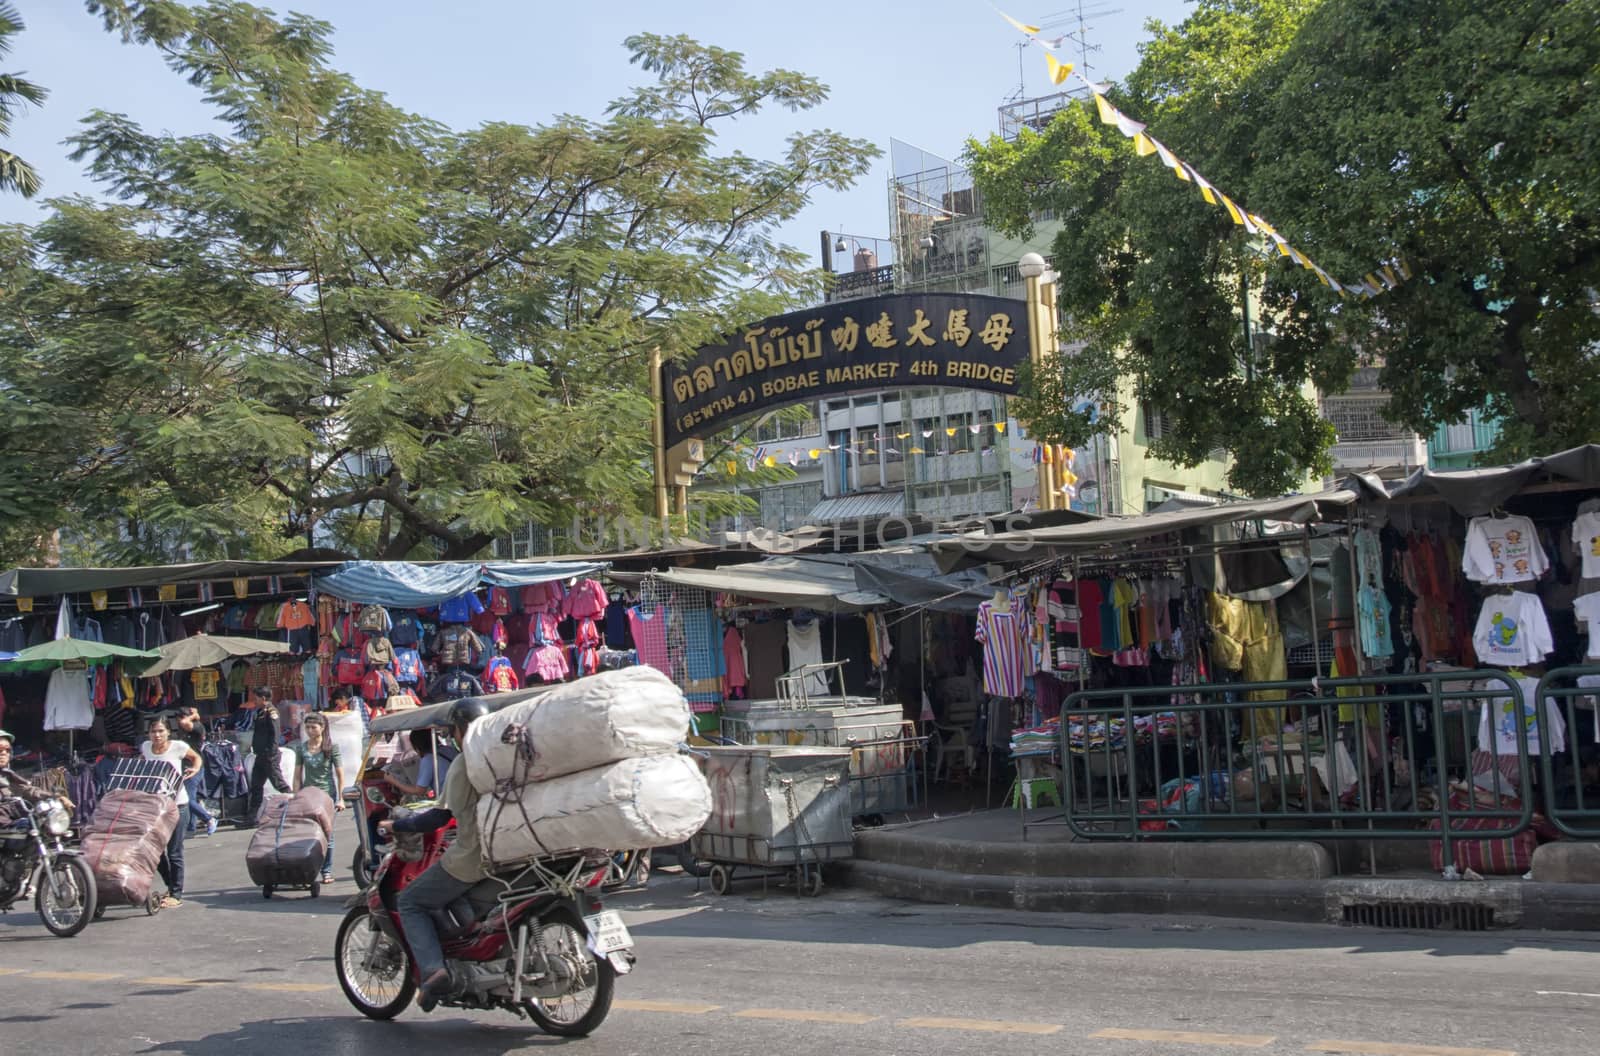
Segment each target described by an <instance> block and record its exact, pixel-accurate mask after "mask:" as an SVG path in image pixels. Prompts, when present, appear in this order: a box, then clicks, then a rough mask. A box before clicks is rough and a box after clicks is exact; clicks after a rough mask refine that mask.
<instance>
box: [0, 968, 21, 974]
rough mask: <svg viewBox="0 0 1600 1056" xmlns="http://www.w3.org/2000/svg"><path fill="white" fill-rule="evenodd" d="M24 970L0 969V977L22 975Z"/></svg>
mask: <svg viewBox="0 0 1600 1056" xmlns="http://www.w3.org/2000/svg"><path fill="white" fill-rule="evenodd" d="M26 971H27V969H26V968H0V975H22V974H23V973H24V972H26Z"/></svg>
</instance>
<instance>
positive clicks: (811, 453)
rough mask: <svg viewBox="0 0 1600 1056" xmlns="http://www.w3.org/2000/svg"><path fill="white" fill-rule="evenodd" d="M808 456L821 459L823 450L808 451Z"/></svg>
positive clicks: (814, 448) (813, 449)
mask: <svg viewBox="0 0 1600 1056" xmlns="http://www.w3.org/2000/svg"><path fill="white" fill-rule="evenodd" d="M806 454H807V455H809V456H810V457H812V458H821V457H822V450H821V449H820V448H816V447H813V448H812V449H811V450H810V451H807V452H806Z"/></svg>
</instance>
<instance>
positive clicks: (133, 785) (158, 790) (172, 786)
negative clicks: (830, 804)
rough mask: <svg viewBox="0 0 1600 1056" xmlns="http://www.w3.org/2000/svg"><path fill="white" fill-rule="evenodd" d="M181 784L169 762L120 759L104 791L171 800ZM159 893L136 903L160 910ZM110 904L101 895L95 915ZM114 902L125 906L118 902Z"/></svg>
mask: <svg viewBox="0 0 1600 1056" xmlns="http://www.w3.org/2000/svg"><path fill="white" fill-rule="evenodd" d="M182 783H183V775H182V774H181V773H180V772H179V771H178V769H177V768H176V767H174V766H173V765H172V764H171V763H169V762H167V761H165V760H163V759H144V758H133V759H121V760H118V762H117V764H116V765H115V766H114V767H112V768H111V773H110V774H108V775H106V791H107V792H111V791H115V790H117V789H123V790H126V791H129V792H149V793H152V794H154V795H157V796H165V797H166V798H167V799H170V800H173V801H174V802H176V801H177V799H178V786H179V785H180V784H182ZM161 897H162V896H161V895H158V894H156V892H155V890H154V889H153V888H152V890H151V892H150V897H149V898H146V899H145V900H144V903H143V904H142V905H139V906H135V907H134V908H136V909H142V910H144V911H145V913H146V914H147V915H149V916H152V917H153V916H155V915H156V914H157V913H159V912H161ZM111 904H112V903H110V902H108V901H107V900H106V899H105V898H104V897H102V898H100V899H99V900H98V901H97V902H96V904H95V907H94V918H95V919H96V920H99V919H100V918H101V917H103V916H105V912H106V907H107V906H108V905H111ZM116 904H117V905H128V903H126V902H118V903H116Z"/></svg>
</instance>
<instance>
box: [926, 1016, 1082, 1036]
mask: <svg viewBox="0 0 1600 1056" xmlns="http://www.w3.org/2000/svg"><path fill="white" fill-rule="evenodd" d="M895 1026H897V1027H911V1028H914V1029H917V1030H981V1031H985V1032H987V1033H990V1034H1054V1033H1056V1032H1057V1031H1059V1030H1060V1029H1061V1024H1059V1023H1012V1022H1008V1021H1006V1020H1002V1019H944V1018H941V1017H938V1016H919V1017H916V1018H913V1019H902V1020H901V1021H900V1022H898V1023H896V1024H895Z"/></svg>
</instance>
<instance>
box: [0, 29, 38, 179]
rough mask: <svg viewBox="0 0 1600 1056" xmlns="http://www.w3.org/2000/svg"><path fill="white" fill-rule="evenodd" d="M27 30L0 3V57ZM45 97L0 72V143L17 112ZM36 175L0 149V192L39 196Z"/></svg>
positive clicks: (17, 78) (34, 87)
mask: <svg viewBox="0 0 1600 1056" xmlns="http://www.w3.org/2000/svg"><path fill="white" fill-rule="evenodd" d="M26 28H27V27H26V26H24V25H23V23H22V16H21V15H19V14H18V13H17V9H16V7H15V6H14V5H12V4H10V3H8V2H6V0H0V57H4V56H6V55H10V54H11V47H12V38H13V37H15V36H16V35H17V34H19V33H21V32H22V31H23V30H24V29H26ZM47 94H49V93H48V92H46V91H45V89H43V88H41V87H39V86H38V85H37V84H34V83H33V82H32V81H29V80H27V79H26V78H24V77H22V76H21V75H20V74H15V73H0V142H3V141H4V140H5V139H7V138H8V137H9V136H10V135H11V122H12V121H13V120H15V119H16V116H17V111H19V110H21V109H22V108H23V106H25V105H26V104H28V103H32V104H33V105H34V106H38V105H40V104H41V103H43V102H44V99H45V96H46V95H47ZM39 186H40V181H39V174H38V173H37V172H35V171H34V169H33V166H32V165H29V164H28V163H27V162H26V161H24V160H22V159H21V158H19V157H17V156H16V155H15V154H13V153H11V152H10V151H9V150H6V149H5V148H3V147H0V190H6V191H16V192H17V193H18V194H21V195H22V196H23V197H24V198H32V197H33V196H34V195H35V194H38V193H39Z"/></svg>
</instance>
